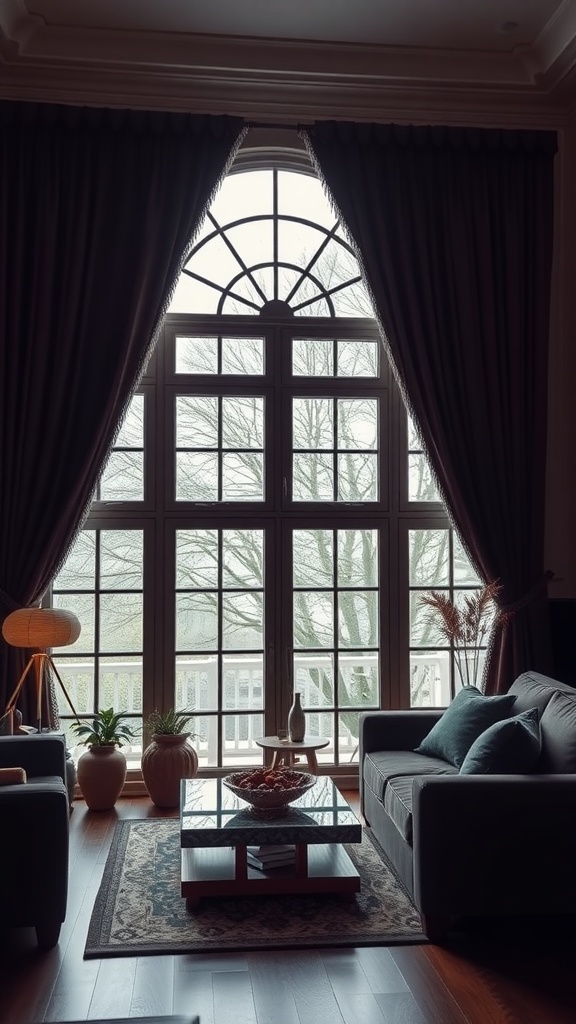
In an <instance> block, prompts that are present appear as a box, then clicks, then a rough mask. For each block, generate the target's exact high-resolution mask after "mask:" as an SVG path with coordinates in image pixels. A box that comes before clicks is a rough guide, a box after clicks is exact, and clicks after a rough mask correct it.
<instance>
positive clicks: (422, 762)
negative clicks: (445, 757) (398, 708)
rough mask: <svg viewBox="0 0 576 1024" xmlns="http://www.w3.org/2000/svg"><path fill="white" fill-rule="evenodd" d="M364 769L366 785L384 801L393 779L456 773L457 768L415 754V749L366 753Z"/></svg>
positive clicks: (433, 758) (434, 758)
mask: <svg viewBox="0 0 576 1024" xmlns="http://www.w3.org/2000/svg"><path fill="white" fill-rule="evenodd" d="M362 770H363V774H364V783H365V785H367V786H368V787H369V788H370V789H371V790H372V792H373V793H374V796H376V797H378V799H379V800H382V801H384V794H385V791H386V787H387V784H388V782H389V781H390V780H391V779H396V778H402V777H403V776H414V775H455V774H456V769H455V768H454V767H453V766H452V765H450V764H448V763H447V762H446V761H441V760H439V758H436V757H425V756H424V755H423V754H415V753H414V751H413V750H378V751H373V752H372V753H371V754H366V756H365V758H364V763H363V766H362Z"/></svg>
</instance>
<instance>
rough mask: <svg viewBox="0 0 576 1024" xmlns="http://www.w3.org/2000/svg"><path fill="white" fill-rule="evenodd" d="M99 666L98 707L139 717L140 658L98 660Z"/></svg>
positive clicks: (140, 701) (140, 707)
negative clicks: (127, 712) (130, 713)
mask: <svg viewBox="0 0 576 1024" xmlns="http://www.w3.org/2000/svg"><path fill="white" fill-rule="evenodd" d="M99 665H100V699H99V704H100V707H101V708H114V710H115V711H116V710H120V709H121V710H122V711H131V712H134V713H135V714H139V715H141V714H142V657H141V656H140V657H134V656H131V657H129V658H126V657H124V658H100V662H99ZM123 749H124V748H123Z"/></svg>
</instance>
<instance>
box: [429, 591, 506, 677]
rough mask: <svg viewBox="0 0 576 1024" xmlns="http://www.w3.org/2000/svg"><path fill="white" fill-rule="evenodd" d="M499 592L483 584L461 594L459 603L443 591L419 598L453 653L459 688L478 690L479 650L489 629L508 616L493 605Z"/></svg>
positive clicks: (491, 629)
mask: <svg viewBox="0 0 576 1024" xmlns="http://www.w3.org/2000/svg"><path fill="white" fill-rule="evenodd" d="M501 589H502V588H501V586H500V584H498V583H497V582H493V583H486V584H485V586H483V587H482V589H481V590H478V591H474V592H473V593H469V594H465V595H464V597H463V600H462V603H461V604H456V602H455V601H453V600H452V599H451V598H450V597H449V596H448V594H446V593H444V592H443V591H437V590H432V591H430V593H429V594H423V595H422V596H421V597H420V601H421V603H422V604H424V605H426V606H427V607H428V608H429V609H430V613H429V615H430V621H433V622H434V623H435V624H436V625H437V626H438V628H439V630H440V633H441V635H442V636H443V637H444V638H445V639H446V640H448V642H449V644H450V646H451V647H452V649H453V651H454V655H455V659H456V668H457V670H458V675H459V676H460V682H461V683H462V686H476V687H478V689H482V687H481V685H480V683H481V680H480V679H479V675H480V654H481V649H482V648H483V647H485V646H486V641H487V638H488V636H489V635H490V633H491V632H492V631H493V629H494V628H495V627H496V626H497V625H500V624H502V623H503V622H504V621H505V620H506V619H507V617H508V613H507V612H504V611H502V609H500V608H498V606H497V604H496V598H497V596H498V594H499V592H500V590H501ZM438 620H439V622H438Z"/></svg>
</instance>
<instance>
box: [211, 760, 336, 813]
mask: <svg viewBox="0 0 576 1024" xmlns="http://www.w3.org/2000/svg"><path fill="white" fill-rule="evenodd" d="M222 782H223V784H224V785H225V786H226V787H227V788H228V789H229V790H230V791H231V792H232V793H234V794H235V796H239V797H240V799H241V800H246V802H247V803H249V804H251V806H252V807H254V808H256V809H258V810H279V809H280V808H282V807H288V805H289V804H291V803H293V802H294V800H298V798H299V797H301V796H303V794H304V793H306V791H307V790H309V789H310V788H311V787H312V786H313V785H314V783H315V782H316V776H315V775H309V774H307V773H306V772H296V771H293V770H292V769H291V768H276V769H273V768H253V769H251V770H249V771H243V772H233V773H232V775H225V776H224V778H223V779H222Z"/></svg>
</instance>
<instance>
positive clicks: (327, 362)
mask: <svg viewBox="0 0 576 1024" xmlns="http://www.w3.org/2000/svg"><path fill="white" fill-rule="evenodd" d="M292 373H293V374H294V376H295V377H333V376H334V342H333V341H325V340H324V339H321V338H313V339H307V338H294V339H293V341H292Z"/></svg>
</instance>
